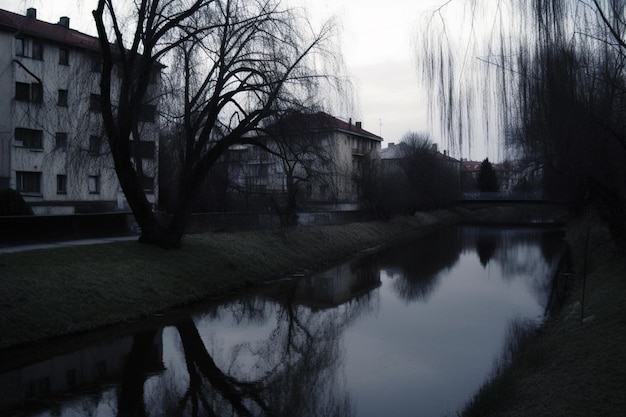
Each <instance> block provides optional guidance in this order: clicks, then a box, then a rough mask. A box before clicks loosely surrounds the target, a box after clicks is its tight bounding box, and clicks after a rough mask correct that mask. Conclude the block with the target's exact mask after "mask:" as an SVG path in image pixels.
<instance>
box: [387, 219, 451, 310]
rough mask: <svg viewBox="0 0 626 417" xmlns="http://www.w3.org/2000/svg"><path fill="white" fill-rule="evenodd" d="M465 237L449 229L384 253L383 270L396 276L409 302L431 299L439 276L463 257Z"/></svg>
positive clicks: (398, 289)
mask: <svg viewBox="0 0 626 417" xmlns="http://www.w3.org/2000/svg"><path fill="white" fill-rule="evenodd" d="M460 252H461V236H460V234H459V231H458V229H457V228H449V229H446V230H443V231H441V232H439V233H437V234H432V235H428V236H425V237H422V238H421V239H418V240H417V241H415V242H412V243H411V244H410V245H405V246H403V247H401V248H393V249H390V250H387V251H384V252H383V253H381V254H380V255H379V257H378V263H379V264H380V269H381V270H382V271H384V273H386V274H387V276H389V277H391V278H393V279H394V284H393V287H394V289H395V291H396V292H397V294H398V296H399V297H400V298H401V299H403V300H405V301H407V302H410V301H422V302H426V301H428V297H429V296H430V294H431V293H432V292H433V291H434V290H435V288H436V287H437V282H438V280H439V277H440V276H441V275H442V273H443V272H445V271H446V270H447V269H449V268H451V267H452V266H453V265H454V264H455V263H456V262H457V260H458V259H459V254H460Z"/></svg>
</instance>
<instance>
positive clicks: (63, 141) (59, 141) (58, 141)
mask: <svg viewBox="0 0 626 417" xmlns="http://www.w3.org/2000/svg"><path fill="white" fill-rule="evenodd" d="M54 147H55V149H61V150H65V149H67V133H65V132H57V133H56V134H55V136H54Z"/></svg>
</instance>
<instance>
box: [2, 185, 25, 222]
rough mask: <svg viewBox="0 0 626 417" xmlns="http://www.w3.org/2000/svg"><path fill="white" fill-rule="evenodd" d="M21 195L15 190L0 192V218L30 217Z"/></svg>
mask: <svg viewBox="0 0 626 417" xmlns="http://www.w3.org/2000/svg"><path fill="white" fill-rule="evenodd" d="M32 214H33V211H32V210H31V208H30V207H28V205H27V204H26V202H25V201H24V199H23V198H22V195H21V194H20V193H18V192H17V191H15V190H11V189H8V190H0V216H24V215H32Z"/></svg>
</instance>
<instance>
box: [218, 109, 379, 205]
mask: <svg viewBox="0 0 626 417" xmlns="http://www.w3.org/2000/svg"><path fill="white" fill-rule="evenodd" d="M268 132H269V134H268V135H267V136H265V137H263V138H262V139H261V140H262V141H263V142H264V144H265V146H266V148H267V149H269V152H268V150H266V149H263V148H261V147H258V146H254V145H239V146H235V147H232V148H231V149H230V150H229V152H228V155H227V158H226V164H227V166H228V169H227V171H228V182H229V189H230V194H231V197H232V196H233V195H234V196H239V201H241V199H247V201H251V200H254V197H258V199H257V200H261V201H265V202H266V203H265V204H269V203H267V198H266V199H264V198H263V197H268V196H269V197H277V196H281V195H282V196H285V198H289V195H290V194H293V193H295V194H296V195H297V198H298V206H299V208H307V209H315V208H319V209H325V210H356V209H359V208H360V205H361V199H362V196H363V192H364V186H365V185H364V179H365V177H366V176H367V175H368V174H369V169H370V168H371V166H372V164H371V161H372V160H377V159H379V158H380V145H381V142H382V140H383V139H382V138H381V137H379V136H376V135H374V134H372V133H370V132H368V131H366V130H364V129H363V127H362V124H361V123H360V122H356V123H354V124H353V123H352V121H351V119H350V120H348V121H347V122H346V121H343V120H340V119H338V118H336V117H333V116H331V115H329V114H326V113H323V112H318V113H313V114H299V115H297V116H295V117H294V118H292V119H290V120H289V121H287V123H286V127H285V126H282V127H281V128H279V129H273V130H272V128H268ZM294 187H296V188H294ZM244 205H245V204H244ZM253 208H259V207H253ZM244 209H245V207H244Z"/></svg>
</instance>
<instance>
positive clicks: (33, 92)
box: [15, 82, 43, 103]
mask: <svg viewBox="0 0 626 417" xmlns="http://www.w3.org/2000/svg"><path fill="white" fill-rule="evenodd" d="M15 99H16V100H18V101H28V102H31V103H41V102H43V86H42V85H41V84H39V83H32V84H28V83H19V82H16V83H15Z"/></svg>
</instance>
